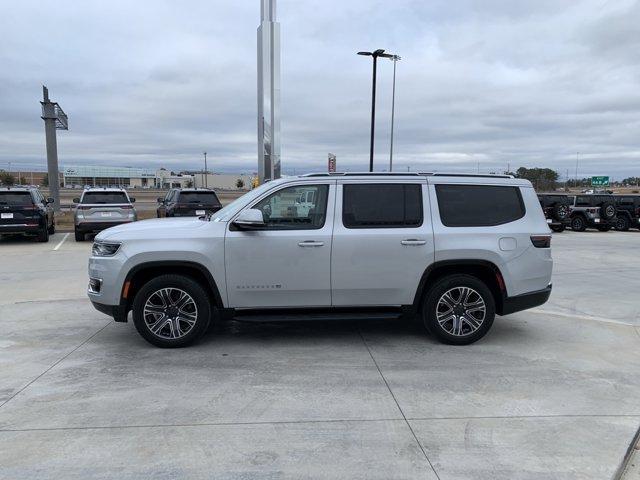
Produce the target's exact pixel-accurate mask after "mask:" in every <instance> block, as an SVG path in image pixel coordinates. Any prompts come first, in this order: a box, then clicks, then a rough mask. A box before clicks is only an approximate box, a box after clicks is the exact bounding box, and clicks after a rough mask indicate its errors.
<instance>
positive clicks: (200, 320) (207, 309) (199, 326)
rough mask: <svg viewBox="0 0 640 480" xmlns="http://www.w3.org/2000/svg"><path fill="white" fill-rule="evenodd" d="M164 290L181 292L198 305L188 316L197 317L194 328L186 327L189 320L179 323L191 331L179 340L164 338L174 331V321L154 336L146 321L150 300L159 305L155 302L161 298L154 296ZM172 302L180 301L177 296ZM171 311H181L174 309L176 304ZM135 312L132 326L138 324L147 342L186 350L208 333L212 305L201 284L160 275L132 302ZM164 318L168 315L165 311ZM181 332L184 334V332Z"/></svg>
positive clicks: (180, 277) (181, 277) (187, 279)
mask: <svg viewBox="0 0 640 480" xmlns="http://www.w3.org/2000/svg"><path fill="white" fill-rule="evenodd" d="M162 289H174V291H178V290H181V291H182V292H183V293H186V294H187V295H188V296H189V297H190V298H191V300H190V302H191V303H193V304H194V305H195V308H194V309H193V310H191V311H190V313H188V314H189V315H192V316H193V317H195V324H193V326H189V325H188V324H187V325H185V322H186V320H185V322H182V323H180V321H177V325H178V328H179V329H185V330H187V328H189V329H188V330H187V332H186V333H184V334H183V335H182V336H180V337H178V338H167V337H166V336H165V335H166V333H169V332H173V331H174V325H175V324H174V323H173V322H171V321H169V322H165V323H164V324H163V325H165V326H164V327H161V328H160V329H159V331H158V332H157V333H154V332H152V331H151V329H150V327H149V326H148V325H147V322H146V321H145V318H144V308H145V304H146V303H147V301H148V300H150V299H151V301H152V303H156V302H154V301H153V298H159V297H157V296H156V297H154V295H157V293H156V292H158V291H160V290H162ZM173 300H177V298H176V297H175V296H173V297H171V301H173ZM169 308H173V309H174V311H173V313H176V314H177V312H178V311H179V310H175V308H177V307H176V306H175V304H171V305H170V306H169ZM132 310H133V324H134V325H135V327H136V330H138V333H139V334H140V335H141V336H142V338H144V339H145V340H146V341H147V342H149V343H151V344H152V345H155V346H156V347H162V348H177V347H186V346H187V345H190V344H192V343H193V342H195V341H197V340H198V339H200V337H202V335H204V334H205V332H206V331H207V329H208V328H209V323H210V321H211V302H210V299H209V296H208V295H207V292H206V291H205V289H204V288H202V286H201V285H200V284H199V283H198V282H196V281H195V280H193V279H191V278H189V277H185V276H182V275H161V276H159V277H156V278H153V279H152V280H149V281H148V282H147V283H146V284H144V286H143V287H142V288H141V289H140V290H139V291H138V293H136V296H135V298H134V300H133V309H132ZM180 311H181V310H180ZM169 312H170V313H169V315H171V314H172V313H171V310H170V311H169ZM164 315H166V312H165V313H164ZM151 318H152V317H151ZM176 318H177V317H176ZM180 331H181V333H182V330H180ZM163 332H166V333H163Z"/></svg>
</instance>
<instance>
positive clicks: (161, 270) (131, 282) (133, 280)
mask: <svg viewBox="0 0 640 480" xmlns="http://www.w3.org/2000/svg"><path fill="white" fill-rule="evenodd" d="M167 273H171V274H175V275H184V276H186V277H189V278H192V279H193V280H195V281H196V282H198V283H199V284H200V285H201V286H202V287H203V288H204V289H205V291H206V292H207V293H208V294H209V296H210V298H211V300H212V306H213V307H217V308H223V306H224V305H223V303H222V297H221V296H220V290H219V289H218V286H217V284H216V281H215V279H214V278H213V275H212V274H211V272H210V271H209V270H208V269H207V268H206V267H205V266H204V265H201V264H199V263H197V262H190V261H182V260H160V261H152V262H144V263H140V264H138V265H135V266H134V267H132V268H131V270H129V272H128V273H127V276H126V277H125V281H124V283H123V286H122V292H121V293H120V305H121V306H124V307H125V311H126V312H128V311H129V310H130V309H131V305H132V304H133V299H134V297H135V295H136V293H137V292H138V291H139V290H140V288H142V286H143V285H144V284H145V283H147V282H148V281H149V280H151V279H152V278H155V277H158V276H160V275H165V274H167Z"/></svg>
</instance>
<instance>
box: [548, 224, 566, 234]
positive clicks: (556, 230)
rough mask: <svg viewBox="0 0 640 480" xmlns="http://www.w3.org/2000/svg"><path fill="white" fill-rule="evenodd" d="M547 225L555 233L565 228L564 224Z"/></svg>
mask: <svg viewBox="0 0 640 480" xmlns="http://www.w3.org/2000/svg"><path fill="white" fill-rule="evenodd" d="M549 227H550V228H551V230H553V231H554V232H557V233H561V232H564V229H565V228H567V227H566V226H565V225H549Z"/></svg>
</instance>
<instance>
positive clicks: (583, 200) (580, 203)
mask: <svg viewBox="0 0 640 480" xmlns="http://www.w3.org/2000/svg"><path fill="white" fill-rule="evenodd" d="M589 206H591V202H590V201H589V197H576V207H589Z"/></svg>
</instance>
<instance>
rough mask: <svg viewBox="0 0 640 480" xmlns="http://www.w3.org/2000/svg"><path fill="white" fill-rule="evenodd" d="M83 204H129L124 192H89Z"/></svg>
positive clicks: (83, 198) (83, 199) (84, 197)
mask: <svg viewBox="0 0 640 480" xmlns="http://www.w3.org/2000/svg"><path fill="white" fill-rule="evenodd" d="M82 203H129V200H128V199H127V196H126V195H125V193H124V192H87V193H85V194H84V196H83V197H82Z"/></svg>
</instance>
